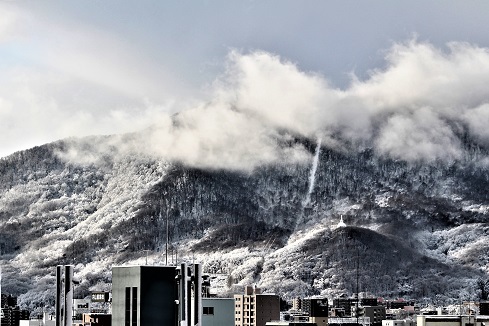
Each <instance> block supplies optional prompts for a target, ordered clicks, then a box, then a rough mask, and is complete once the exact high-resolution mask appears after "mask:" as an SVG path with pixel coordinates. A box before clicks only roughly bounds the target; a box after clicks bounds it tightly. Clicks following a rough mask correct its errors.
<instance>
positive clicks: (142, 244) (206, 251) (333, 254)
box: [0, 137, 489, 309]
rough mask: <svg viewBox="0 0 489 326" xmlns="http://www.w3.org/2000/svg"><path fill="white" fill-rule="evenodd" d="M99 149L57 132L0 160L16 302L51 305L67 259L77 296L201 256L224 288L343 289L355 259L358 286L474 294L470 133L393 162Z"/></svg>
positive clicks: (414, 293) (331, 154) (478, 204)
mask: <svg viewBox="0 0 489 326" xmlns="http://www.w3.org/2000/svg"><path fill="white" fill-rule="evenodd" d="M100 143H106V144H107V146H106V147H105V148H106V149H107V148H108V149H109V150H107V151H105V152H104V153H103V154H101V153H100V152H97V150H96V148H95V145H94V144H100ZM110 144H111V137H92V138H88V139H70V140H63V141H58V142H55V143H51V144H47V145H44V146H40V147H36V148H32V149H30V150H27V151H22V152H18V153H15V154H13V155H11V156H8V157H6V158H4V159H1V160H0V246H1V247H0V248H1V264H2V270H3V278H2V282H3V284H2V289H3V290H4V291H7V292H10V293H12V294H16V295H20V299H21V303H22V304H23V305H24V306H26V307H28V308H31V309H33V308H40V307H45V306H52V305H53V304H54V272H55V266H56V265H57V264H74V265H75V273H76V277H77V278H78V279H80V280H81V283H80V285H78V286H77V288H76V293H78V294H79V295H86V294H87V293H88V291H90V290H103V289H108V288H109V287H110V278H111V267H112V266H113V265H115V264H117V265H120V264H134V263H136V264H145V263H146V262H147V263H148V264H164V263H165V262H166V261H167V260H168V261H169V262H170V263H172V262H174V261H175V260H178V262H181V261H188V262H191V261H200V262H202V264H203V267H204V271H205V272H207V273H213V274H221V275H222V277H221V278H220V280H221V281H220V282H219V283H217V284H216V286H219V289H220V292H221V293H222V294H223V295H225V294H226V293H231V292H236V291H240V290H241V288H242V286H244V285H247V284H251V283H254V284H257V285H258V286H260V287H262V288H264V289H265V290H266V291H271V292H276V293H279V294H281V295H282V296H284V297H286V298H291V297H294V296H305V295H326V296H330V297H331V296H335V295H340V294H352V293H354V292H356V273H357V268H358V273H359V287H360V288H359V291H361V292H368V293H371V294H375V295H379V296H386V297H399V296H403V297H411V298H418V299H422V298H424V300H447V299H453V300H459V299H474V298H476V297H477V288H476V281H477V280H478V279H481V278H482V279H487V278H488V277H489V256H488V255H487V252H489V224H488V221H489V194H488V192H487V189H489V168H488V165H487V164H484V158H485V157H487V155H488V153H487V149H484V148H483V147H480V146H477V145H474V144H473V143H472V142H471V141H469V140H467V141H466V142H464V153H465V154H464V157H463V158H461V159H459V160H456V161H453V162H449V163H447V162H442V161H435V162H429V163H426V162H418V163H412V162H411V163H406V162H404V161H396V160H393V159H389V158H385V157H381V156H380V155H377V154H375V153H374V151H372V150H371V149H369V148H365V149H361V150H345V149H342V150H333V149H328V148H327V147H326V146H318V142H317V141H316V140H308V139H303V138H301V139H292V140H290V139H289V140H288V141H287V142H284V144H283V145H282V146H296V147H297V146H300V147H302V148H304V150H305V152H308V153H309V159H307V160H305V161H300V160H299V161H297V162H293V163H291V162H283V163H280V164H277V163H276V164H264V165H262V166H259V167H256V168H254V169H252V170H249V171H240V170H228V169H209V168H198V167H195V166H192V167H190V166H188V165H186V164H184V163H177V162H176V161H172V162H170V161H164V160H161V159H157V158H154V157H151V156H150V155H138V154H127V155H121V154H120V153H117V152H116V151H115V150H114V151H113V152H111V150H110V148H111V147H110ZM74 149H76V150H77V151H78V152H77V157H78V158H84V159H79V160H77V161H74V160H71V159H70V157H72V155H71V154H73V150H74ZM70 153H71V154H70ZM68 154H70V155H68ZM92 156H93V157H92ZM94 157H96V159H92V158H94ZM340 217H342V218H343V220H344V222H345V223H346V226H342V227H338V222H339V221H340ZM167 230H168V231H167ZM167 233H168V243H169V246H170V254H169V256H166V255H165V246H166V243H167Z"/></svg>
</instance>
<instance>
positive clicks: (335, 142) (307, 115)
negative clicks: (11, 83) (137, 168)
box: [7, 40, 489, 171]
mask: <svg viewBox="0 0 489 326" xmlns="http://www.w3.org/2000/svg"><path fill="white" fill-rule="evenodd" d="M386 53H387V54H386V57H385V66H384V67H383V68H381V69H377V70H373V71H371V72H370V75H369V76H368V78H366V79H365V80H359V79H358V78H355V77H354V78H353V79H352V81H351V84H350V85H349V86H348V87H346V88H345V89H337V88H334V87H332V86H331V85H330V84H329V83H328V81H327V79H326V78H325V77H323V76H321V75H319V74H317V73H314V72H304V71H301V70H300V69H299V68H298V67H297V65H296V64H294V63H292V62H289V61H287V60H284V59H282V58H280V57H279V56H277V55H274V54H270V53H267V52H263V51H254V52H250V53H242V52H238V51H231V52H230V54H229V56H228V60H227V63H226V73H225V74H224V75H223V76H221V77H220V78H218V79H217V80H216V82H215V83H214V84H213V85H212V87H211V89H210V91H209V94H208V96H207V98H206V99H205V100H204V101H195V102H193V103H192V105H190V104H188V103H186V104H185V105H182V106H179V109H178V110H173V112H175V111H178V113H177V114H175V115H169V114H168V113H167V112H169V111H170V110H168V109H163V108H161V107H159V106H151V105H144V106H143V108H139V109H138V110H136V111H131V110H130V109H127V110H114V111H111V113H110V114H105V115H103V116H102V119H101V120H102V121H103V124H113V126H114V128H113V129H117V128H118V127H119V126H121V128H120V129H119V130H120V132H123V131H125V130H127V129H128V127H129V126H133V127H134V128H133V130H136V129H138V128H140V129H144V131H142V132H140V133H134V134H131V135H125V136H118V137H113V138H111V140H110V141H107V140H104V141H102V142H101V144H100V148H99V152H100V153H103V152H104V151H105V150H108V149H109V148H110V150H111V151H112V152H113V151H114V148H116V152H117V153H119V154H127V153H140V154H144V155H151V156H153V157H157V158H161V159H165V160H169V161H178V162H182V163H184V164H187V165H189V166H199V167H204V168H224V169H236V170H244V171H251V170H252V169H254V168H256V167H258V166H262V165H268V164H287V163H297V162H310V159H311V155H310V153H309V152H308V151H306V150H305V148H303V147H302V146H300V145H294V144H295V143H294V142H293V141H291V140H292V139H293V138H294V137H306V138H310V139H317V138H321V139H322V145H323V146H326V147H330V148H335V149H337V148H344V149H352V150H355V149H359V148H363V147H365V146H368V147H371V148H373V149H374V150H375V151H376V153H378V154H379V155H382V156H386V157H391V158H394V159H398V160H405V161H408V162H433V161H447V162H452V161H453V160H458V159H461V158H462V157H463V150H464V149H463V141H462V138H461V137H463V135H465V134H467V135H470V136H471V137H473V139H474V141H477V142H478V143H479V144H480V145H481V146H485V147H486V148H487V146H489V143H488V142H489V134H488V132H487V128H486V127H485V126H487V125H488V123H489V113H488V112H489V91H488V90H487V88H486V85H489V51H488V49H485V48H481V47H478V46H475V45H471V44H466V43H450V44H448V45H447V47H446V48H445V49H439V48H436V47H434V46H433V45H431V44H429V43H420V42H417V41H416V40H413V41H408V42H406V43H399V44H394V45H393V46H392V47H391V48H390V49H389V50H388V51H387V52H386ZM26 98H28V97H26ZM34 102H36V101H33V103H30V104H29V105H28V106H30V107H32V108H35V107H36V105H35V104H34ZM37 102H38V101H37ZM44 103H45V105H44V106H43V107H44V108H46V107H47V108H50V110H53V111H56V110H59V108H57V107H56V103H55V102H50V99H44ZM173 105H174V104H173ZM7 107H8V105H7ZM43 110H44V109H43ZM134 112H141V115H140V116H139V117H137V118H135V117H134ZM99 118H100V117H99ZM62 120H63V119H60V121H59V123H62V122H63V121H62ZM75 120H76V121H79V122H80V123H81V124H88V123H94V122H95V123H94V126H97V125H98V123H99V122H97V121H96V119H94V118H93V117H92V116H91V115H90V113H87V112H84V111H82V112H80V113H79V116H78V118H77V119H75ZM68 128H71V125H70V124H68ZM74 129H79V126H77V127H76V128H74ZM100 129H102V128H100ZM92 147H93V146H92ZM80 153H81V152H80V151H77V150H76V148H73V149H72V150H71V151H70V152H69V153H68V154H69V155H68V154H66V155H65V157H66V158H67V159H68V158H69V159H76V158H77V156H78V157H80V155H81V156H83V157H86V156H85V155H83V154H80Z"/></svg>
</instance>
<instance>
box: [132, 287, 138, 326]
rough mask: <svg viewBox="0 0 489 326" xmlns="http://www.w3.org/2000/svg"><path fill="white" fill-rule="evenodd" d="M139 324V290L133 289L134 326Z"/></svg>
mask: <svg viewBox="0 0 489 326" xmlns="http://www.w3.org/2000/svg"><path fill="white" fill-rule="evenodd" d="M137 324H138V288H137V287H133V288H132V325H133V326H137Z"/></svg>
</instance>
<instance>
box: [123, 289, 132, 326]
mask: <svg viewBox="0 0 489 326" xmlns="http://www.w3.org/2000/svg"><path fill="white" fill-rule="evenodd" d="M125 299H126V300H125V312H126V314H125V318H124V325H126V326H130V325H131V288H130V287H126V297H125Z"/></svg>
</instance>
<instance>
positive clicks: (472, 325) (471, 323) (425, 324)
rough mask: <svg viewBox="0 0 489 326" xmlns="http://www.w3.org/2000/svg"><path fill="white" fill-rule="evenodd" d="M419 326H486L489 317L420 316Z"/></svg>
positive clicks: (418, 319) (488, 322)
mask: <svg viewBox="0 0 489 326" xmlns="http://www.w3.org/2000/svg"><path fill="white" fill-rule="evenodd" d="M416 322H417V323H416V325H417V326H485V325H489V316H482V315H478V316H475V315H473V316H470V315H461V316H455V315H419V316H417V318H416Z"/></svg>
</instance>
